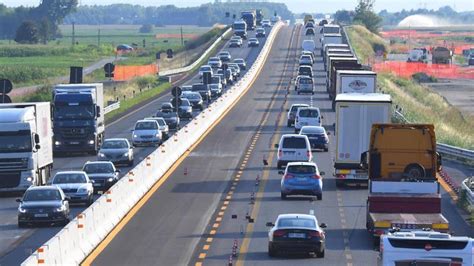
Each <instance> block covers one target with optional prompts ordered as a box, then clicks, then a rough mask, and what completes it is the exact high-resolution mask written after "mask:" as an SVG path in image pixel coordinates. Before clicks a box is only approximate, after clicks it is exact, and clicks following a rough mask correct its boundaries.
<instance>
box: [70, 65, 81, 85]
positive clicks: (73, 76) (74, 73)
mask: <svg viewBox="0 0 474 266" xmlns="http://www.w3.org/2000/svg"><path fill="white" fill-rule="evenodd" d="M69 83H71V84H79V83H82V67H75V66H72V67H70V72H69Z"/></svg>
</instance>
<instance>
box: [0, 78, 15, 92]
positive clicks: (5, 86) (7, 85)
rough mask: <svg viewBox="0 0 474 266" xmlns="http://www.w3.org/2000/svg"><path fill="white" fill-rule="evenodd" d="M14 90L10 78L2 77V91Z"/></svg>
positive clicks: (0, 86)
mask: <svg viewBox="0 0 474 266" xmlns="http://www.w3.org/2000/svg"><path fill="white" fill-rule="evenodd" d="M12 90H13V84H12V82H11V81H10V80H9V79H0V93H3V94H7V93H10V92H11V91H12Z"/></svg>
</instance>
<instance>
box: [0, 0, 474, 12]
mask: <svg viewBox="0 0 474 266" xmlns="http://www.w3.org/2000/svg"><path fill="white" fill-rule="evenodd" d="M210 1H211V0H174V1H173V0H133V1H130V0H99V1H98V0H79V3H80V4H82V5H94V4H100V5H108V4H113V3H127V4H137V5H144V6H160V5H169V4H173V5H176V6H178V7H185V6H198V5H201V4H203V3H208V2H210ZM212 1H214V0H212ZM223 1H224V2H225V1H226V0H223ZM39 2H40V1H39V0H0V3H3V4H5V5H7V6H20V5H24V6H36V5H38V4H39ZM269 2H284V3H286V5H287V6H288V8H289V9H290V10H291V11H292V12H294V13H302V12H308V11H311V12H313V13H333V12H335V11H337V10H339V9H347V10H352V9H354V7H355V5H356V3H357V0H291V1H289V0H287V1H284V0H269ZM445 5H449V6H451V7H453V8H454V9H455V10H456V11H472V10H474V0H376V2H375V9H376V11H380V10H382V9H387V10H388V11H392V12H393V11H400V10H402V9H412V8H413V9H417V8H425V7H426V8H428V9H438V8H439V7H441V6H445Z"/></svg>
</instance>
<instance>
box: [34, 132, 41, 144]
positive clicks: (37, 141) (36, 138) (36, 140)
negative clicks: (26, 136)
mask: <svg viewBox="0 0 474 266" xmlns="http://www.w3.org/2000/svg"><path fill="white" fill-rule="evenodd" d="M35 143H36V144H39V143H40V136H39V135H38V134H36V133H35Z"/></svg>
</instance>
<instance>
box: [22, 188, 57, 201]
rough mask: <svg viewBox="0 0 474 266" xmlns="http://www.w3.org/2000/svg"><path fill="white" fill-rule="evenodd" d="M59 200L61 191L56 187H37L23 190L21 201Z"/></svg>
mask: <svg viewBox="0 0 474 266" xmlns="http://www.w3.org/2000/svg"><path fill="white" fill-rule="evenodd" d="M43 200H61V193H60V192H59V191H58V190H57V189H39V190H29V191H26V192H25V196H24V197H23V201H43Z"/></svg>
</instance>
